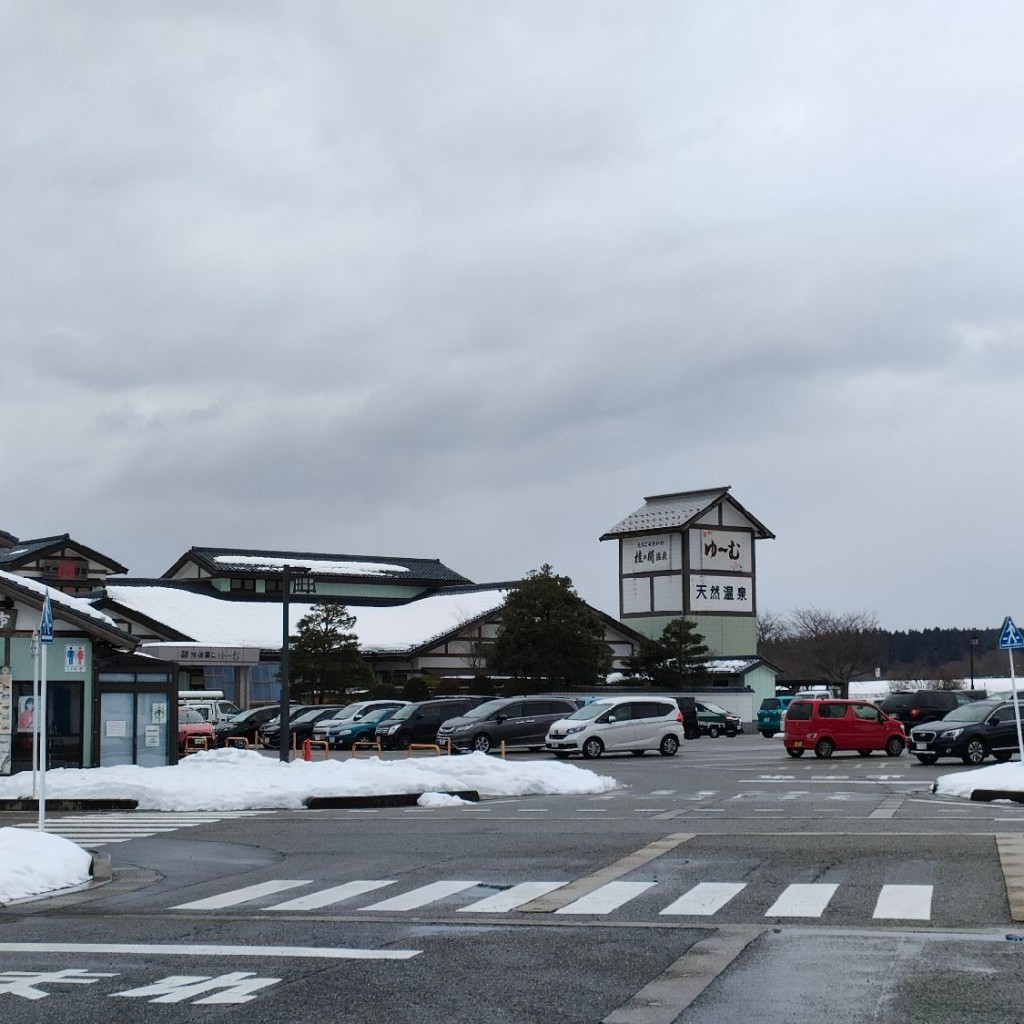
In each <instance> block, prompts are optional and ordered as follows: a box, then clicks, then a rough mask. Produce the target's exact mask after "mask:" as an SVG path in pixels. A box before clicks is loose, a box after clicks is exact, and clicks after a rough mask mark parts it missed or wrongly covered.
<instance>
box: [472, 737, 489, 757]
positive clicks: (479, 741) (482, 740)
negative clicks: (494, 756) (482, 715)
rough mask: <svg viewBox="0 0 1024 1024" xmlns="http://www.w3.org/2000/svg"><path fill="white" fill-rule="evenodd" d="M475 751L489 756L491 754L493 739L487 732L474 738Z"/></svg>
mask: <svg viewBox="0 0 1024 1024" xmlns="http://www.w3.org/2000/svg"><path fill="white" fill-rule="evenodd" d="M473 749H474V750H479V751H480V753H481V754H489V753H490V752H491V737H490V736H488V735H487V733H485V732H482V733H480V734H479V735H477V736H474V737H473Z"/></svg>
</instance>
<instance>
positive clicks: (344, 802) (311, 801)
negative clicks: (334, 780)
mask: <svg viewBox="0 0 1024 1024" xmlns="http://www.w3.org/2000/svg"><path fill="white" fill-rule="evenodd" d="M431 792H438V793H443V794H444V795H445V796H457V797H460V798H461V799H463V800H470V801H472V802H473V803H478V802H479V800H480V794H479V793H478V792H477V791H476V790H475V789H457V790H431ZM421 796H423V794H422V793H388V794H380V795H377V796H308V797H306V799H305V800H303V803H304V804H305V805H306V807H307V808H308V809H309V810H311V811H321V810H328V809H338V808H342V809H343V808H346V807H414V806H415V805H416V801H417V800H419V798H420V797H421Z"/></svg>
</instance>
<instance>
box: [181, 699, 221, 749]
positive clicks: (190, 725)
mask: <svg viewBox="0 0 1024 1024" xmlns="http://www.w3.org/2000/svg"><path fill="white" fill-rule="evenodd" d="M203 736H205V737H206V743H207V746H209V747H212V746H213V726H212V725H210V723H209V722H208V721H207V720H206V719H205V718H203V716H202V715H201V714H199V712H198V711H194V710H193V709H192V708H186V707H179V708H178V754H179V755H181V754H184V753H185V752H186V750H188V749H191V750H197V749H202V746H201V745H200V746H198V747H196V746H191V747H190V745H189V740H191V739H192V738H193V737H195V738H197V739H198V738H200V737H203Z"/></svg>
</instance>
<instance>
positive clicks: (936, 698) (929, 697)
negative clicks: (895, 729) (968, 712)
mask: <svg viewBox="0 0 1024 1024" xmlns="http://www.w3.org/2000/svg"><path fill="white" fill-rule="evenodd" d="M970 703H971V698H970V697H968V696H967V695H966V694H964V693H958V692H956V691H955V690H907V691H902V690H901V691H899V692H897V693H890V694H889V696H888V697H885V698H883V699H882V700H880V701H879V702H878V706H879V707H880V708H881V709H882V710H883V711H884V712H885V713H886V714H887V715H892V717H893V718H898V719H899V720H900V721H901V722H902V723H903V727H904V729H906V730H909V729H910V728H911V727H912V726H915V725H920V724H921V723H923V722H935V721H938V720H939V719H940V718H945V717H946V715H948V714H949V713H950V711H953V710H954V709H956V708H960V707H963V706H964V705H965V704H970Z"/></svg>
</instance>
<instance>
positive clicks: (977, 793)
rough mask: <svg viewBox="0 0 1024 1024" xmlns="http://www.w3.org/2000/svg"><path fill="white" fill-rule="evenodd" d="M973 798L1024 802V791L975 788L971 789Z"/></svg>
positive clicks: (1016, 802)
mask: <svg viewBox="0 0 1024 1024" xmlns="http://www.w3.org/2000/svg"><path fill="white" fill-rule="evenodd" d="M971 799H972V800H983V801H985V802H991V801H992V800H1012V801H1013V802H1014V803H1015V804H1024V793H1016V792H1013V793H1008V792H1007V791H1006V790H1003V789H975V790H972V791H971Z"/></svg>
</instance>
